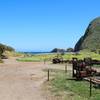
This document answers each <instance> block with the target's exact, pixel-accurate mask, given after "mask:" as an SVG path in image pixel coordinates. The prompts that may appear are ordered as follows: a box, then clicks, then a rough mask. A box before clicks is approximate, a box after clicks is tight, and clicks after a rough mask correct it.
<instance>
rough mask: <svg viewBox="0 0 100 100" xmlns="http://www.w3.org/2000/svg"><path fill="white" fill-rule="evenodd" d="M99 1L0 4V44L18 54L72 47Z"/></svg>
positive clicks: (11, 0) (99, 10)
mask: <svg viewBox="0 0 100 100" xmlns="http://www.w3.org/2000/svg"><path fill="white" fill-rule="evenodd" d="M99 14H100V0H0V43H4V44H7V45H10V46H12V47H14V48H15V49H16V50H17V51H44V50H45V51H48V50H52V49H53V48H55V47H58V48H68V47H74V45H75V43H76V42H77V41H78V39H79V38H80V37H81V36H82V35H83V34H84V32H85V30H86V28H87V26H88V24H89V22H90V21H91V20H93V19H94V18H96V17H98V16H99Z"/></svg>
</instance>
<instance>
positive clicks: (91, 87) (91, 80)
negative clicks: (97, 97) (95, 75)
mask: <svg viewBox="0 0 100 100" xmlns="http://www.w3.org/2000/svg"><path fill="white" fill-rule="evenodd" d="M91 96H92V80H91V77H90V97H91Z"/></svg>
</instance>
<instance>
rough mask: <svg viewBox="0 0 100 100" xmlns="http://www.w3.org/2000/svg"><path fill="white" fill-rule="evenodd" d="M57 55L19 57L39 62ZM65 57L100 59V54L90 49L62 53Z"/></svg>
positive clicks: (67, 58)
mask: <svg viewBox="0 0 100 100" xmlns="http://www.w3.org/2000/svg"><path fill="white" fill-rule="evenodd" d="M55 56H57V54H55V53H54V54H40V55H31V56H25V57H23V58H20V59H17V60H18V61H22V62H36V61H37V62H38V61H44V60H45V61H51V60H52V58H54V57H55ZM61 56H62V57H63V59H66V60H72V58H73V57H75V58H78V59H84V58H86V57H91V58H92V59H96V60H100V54H96V53H94V52H88V51H81V52H80V53H79V54H71V53H69V54H64V55H61Z"/></svg>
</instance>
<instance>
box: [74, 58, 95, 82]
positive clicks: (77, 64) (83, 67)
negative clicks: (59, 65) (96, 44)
mask: <svg viewBox="0 0 100 100" xmlns="http://www.w3.org/2000/svg"><path fill="white" fill-rule="evenodd" d="M88 60H89V59H88ZM90 61H91V60H89V61H86V59H85V60H78V59H77V58H73V60H72V64H73V68H72V69H73V70H72V72H73V73H72V76H73V77H76V79H79V80H80V79H83V78H84V77H89V76H91V75H94V74H95V73H96V72H97V71H96V70H95V69H93V68H91V62H90Z"/></svg>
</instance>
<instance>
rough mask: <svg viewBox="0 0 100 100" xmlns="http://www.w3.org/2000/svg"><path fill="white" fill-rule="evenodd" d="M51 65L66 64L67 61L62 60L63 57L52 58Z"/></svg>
mask: <svg viewBox="0 0 100 100" xmlns="http://www.w3.org/2000/svg"><path fill="white" fill-rule="evenodd" d="M52 63H53V64H58V63H67V60H64V59H63V57H58V56H57V57H54V58H53V59H52Z"/></svg>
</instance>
